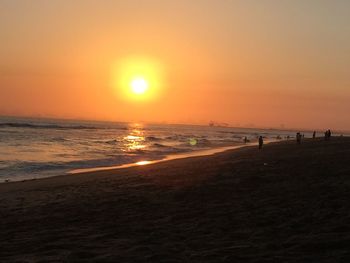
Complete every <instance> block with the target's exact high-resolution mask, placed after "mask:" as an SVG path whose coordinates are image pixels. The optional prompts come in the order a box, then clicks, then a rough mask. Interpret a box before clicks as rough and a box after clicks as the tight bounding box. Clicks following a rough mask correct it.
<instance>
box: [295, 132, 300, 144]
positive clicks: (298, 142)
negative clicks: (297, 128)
mask: <svg viewBox="0 0 350 263" xmlns="http://www.w3.org/2000/svg"><path fill="white" fill-rule="evenodd" d="M296 139H297V144H300V143H301V133H300V132H297V135H296Z"/></svg>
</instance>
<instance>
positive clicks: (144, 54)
mask: <svg viewBox="0 0 350 263" xmlns="http://www.w3.org/2000/svg"><path fill="white" fill-rule="evenodd" d="M349 14H350V1H346V0H338V1H336V0H332V1H324V0H290V1H287V0H275V1H272V0H270V1H268V0H256V1H253V0H242V1H234V0H232V1H229V0H226V1H225V0H221V1H219V0H218V1H214V0H193V1H188V0H177V1H168V0H158V1H155V0H154V1H151V0H149V1H146V0H139V1H134V0H125V1H121V0H119V1H117V0H114V1H112V0H111V1H107V0H100V1H97V0H95V1H92V0H80V1H78V0H75V1H71V0H69V1H68V0H57V1H54V0H52V1H46V0H45V1H44V0H42V1H39V0H28V1H25V0H23V1H19V0H0V35H1V41H0V115H20V116H35V117H38V116H40V117H57V118H74V119H93V120H111V121H148V122H168V123H193V124H207V123H208V122H209V121H211V120H212V121H216V122H226V123H229V124H230V125H233V126H247V125H248V126H252V125H254V126H255V127H281V126H282V125H284V127H285V128H309V129H314V128H317V129H325V128H331V129H344V130H350V115H349V113H350V15H349ZM132 81H134V84H135V83H136V84H135V85H136V86H137V87H136V89H134V91H135V90H136V91H137V92H139V93H142V94H136V93H137V92H136V93H133V92H131V91H130V85H131V86H132V85H134V84H131V83H132ZM135 85H134V86H135ZM134 88H135V87H134ZM146 88H147V89H148V90H147V91H145V93H143V92H144V89H146Z"/></svg>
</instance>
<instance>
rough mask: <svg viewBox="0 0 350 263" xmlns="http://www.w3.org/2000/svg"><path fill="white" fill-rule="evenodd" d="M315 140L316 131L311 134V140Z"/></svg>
mask: <svg viewBox="0 0 350 263" xmlns="http://www.w3.org/2000/svg"><path fill="white" fill-rule="evenodd" d="M315 138H316V131H314V132H313V134H312V139H315Z"/></svg>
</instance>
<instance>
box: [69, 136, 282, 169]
mask: <svg viewBox="0 0 350 263" xmlns="http://www.w3.org/2000/svg"><path fill="white" fill-rule="evenodd" d="M281 141H282V140H281ZM271 142H273V141H268V142H265V144H268V143H271ZM254 145H257V143H256V142H255V143H246V144H240V145H235V146H222V147H215V148H211V149H206V150H198V151H192V152H187V153H179V154H171V155H167V156H165V157H164V158H163V159H159V160H151V161H149V160H143V161H139V162H135V163H127V164H122V165H112V166H104V167H93V168H81V169H74V170H71V171H69V172H68V173H67V174H80V173H90V172H98V171H109V170H117V169H124V168H131V167H137V166H144V165H152V164H156V163H162V162H166V161H172V160H177V159H185V158H192V157H200V156H210V155H214V154H216V153H221V152H226V151H229V150H236V149H240V148H243V147H249V146H254Z"/></svg>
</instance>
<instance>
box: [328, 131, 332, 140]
mask: <svg viewBox="0 0 350 263" xmlns="http://www.w3.org/2000/svg"><path fill="white" fill-rule="evenodd" d="M331 136H332V132H331V130H328V140H330V139H331Z"/></svg>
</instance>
